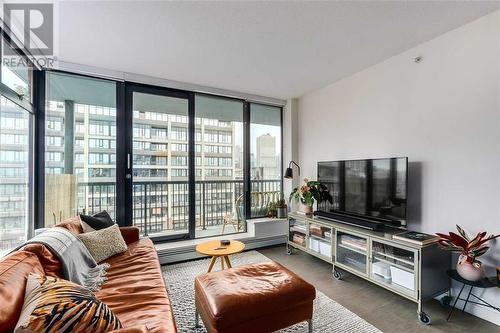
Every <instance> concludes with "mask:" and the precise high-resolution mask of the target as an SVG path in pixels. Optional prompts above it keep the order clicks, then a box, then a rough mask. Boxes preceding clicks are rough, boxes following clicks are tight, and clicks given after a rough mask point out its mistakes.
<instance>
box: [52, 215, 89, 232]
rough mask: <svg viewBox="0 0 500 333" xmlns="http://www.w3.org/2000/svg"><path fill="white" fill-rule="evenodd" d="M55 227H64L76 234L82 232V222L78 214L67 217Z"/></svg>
mask: <svg viewBox="0 0 500 333" xmlns="http://www.w3.org/2000/svg"><path fill="white" fill-rule="evenodd" d="M56 227H61V228H66V229H68V230H69V232H71V233H72V234H73V235H78V234H81V233H83V229H82V222H81V220H80V216H75V217H72V218H69V219H66V220H64V221H62V222H61V223H58V224H56Z"/></svg>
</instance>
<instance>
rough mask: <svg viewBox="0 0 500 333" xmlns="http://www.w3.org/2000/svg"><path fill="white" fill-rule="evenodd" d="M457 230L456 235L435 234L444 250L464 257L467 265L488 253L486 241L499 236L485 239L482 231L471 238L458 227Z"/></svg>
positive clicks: (452, 233)
mask: <svg viewBox="0 0 500 333" xmlns="http://www.w3.org/2000/svg"><path fill="white" fill-rule="evenodd" d="M457 230H458V234H456V233H454V232H449V233H448V235H446V234H441V233H436V235H438V236H439V239H438V243H439V245H441V247H442V248H443V249H445V250H448V251H451V252H454V253H458V254H461V255H464V256H466V257H467V261H468V262H469V263H473V262H474V260H475V259H476V258H478V257H480V256H482V255H483V254H485V253H486V252H487V251H488V249H489V248H490V247H489V246H487V245H486V243H487V242H488V241H490V240H492V239H495V238H497V237H499V236H500V234H498V235H490V236H488V237H486V231H484V232H479V233H478V234H477V235H476V237H474V238H471V237H469V235H467V233H466V232H465V231H464V230H463V229H462V228H461V227H460V226H458V225H457Z"/></svg>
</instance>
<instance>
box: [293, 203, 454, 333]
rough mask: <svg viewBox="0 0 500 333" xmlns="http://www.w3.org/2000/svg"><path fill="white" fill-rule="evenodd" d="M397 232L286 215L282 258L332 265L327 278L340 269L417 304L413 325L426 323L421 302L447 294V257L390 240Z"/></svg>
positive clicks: (434, 246) (428, 247)
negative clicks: (305, 256)
mask: <svg viewBox="0 0 500 333" xmlns="http://www.w3.org/2000/svg"><path fill="white" fill-rule="evenodd" d="M400 232H401V230H389V231H372V230H367V229H364V228H360V227H356V226H351V225H346V224H343V223H340V222H336V221H333V220H330V219H328V220H327V219H323V218H320V217H308V216H304V215H302V214H298V213H291V214H289V217H288V241H287V253H288V254H292V253H293V250H294V249H297V250H301V251H304V252H306V253H309V254H310V255H313V256H315V257H317V258H320V259H322V260H324V261H326V262H328V263H330V264H332V275H333V277H334V278H335V279H336V280H340V279H342V273H341V271H340V270H339V269H342V270H344V271H346V272H349V273H351V274H354V275H357V276H359V277H361V278H364V279H366V280H368V281H370V282H372V283H374V284H377V285H379V286H380V287H382V288H385V289H387V290H389V291H391V292H394V293H396V294H398V295H400V296H402V297H405V298H407V299H409V300H411V301H413V302H415V303H417V320H418V321H419V322H420V323H422V324H425V325H428V324H430V323H431V317H430V316H429V315H428V314H426V313H425V312H424V311H423V301H425V300H428V299H431V298H433V297H435V296H438V295H441V294H443V293H445V292H447V291H448V290H449V289H450V280H449V278H448V276H447V274H446V271H447V270H448V269H449V265H450V253H449V252H448V251H442V250H441V249H439V247H438V245H437V243H432V244H428V245H417V244H413V243H409V242H405V241H401V240H396V239H393V237H392V236H393V235H394V234H396V233H400Z"/></svg>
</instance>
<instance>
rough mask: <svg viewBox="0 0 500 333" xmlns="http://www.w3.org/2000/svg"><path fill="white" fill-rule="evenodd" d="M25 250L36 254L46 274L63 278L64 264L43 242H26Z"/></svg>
mask: <svg viewBox="0 0 500 333" xmlns="http://www.w3.org/2000/svg"><path fill="white" fill-rule="evenodd" d="M23 250H24V251H28V252H31V253H34V254H36V256H37V257H38V260H39V261H40V263H41V264H42V267H43V270H44V271H45V275H48V276H53V277H58V278H62V277H63V273H62V266H61V262H60V261H59V258H58V257H57V256H56V255H55V254H54V253H53V252H52V251H51V250H49V248H48V247H46V246H45V245H43V244H41V243H31V244H26V245H25V246H24V247H23Z"/></svg>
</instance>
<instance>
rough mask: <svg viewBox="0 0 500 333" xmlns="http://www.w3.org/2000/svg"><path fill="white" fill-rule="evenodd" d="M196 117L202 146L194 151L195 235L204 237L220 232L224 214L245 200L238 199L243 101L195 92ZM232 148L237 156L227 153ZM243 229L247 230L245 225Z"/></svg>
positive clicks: (240, 175)
mask: <svg viewBox="0 0 500 333" xmlns="http://www.w3.org/2000/svg"><path fill="white" fill-rule="evenodd" d="M195 119H196V121H195V133H196V135H195V144H196V145H199V146H200V148H199V149H198V150H196V152H195V155H196V163H195V179H196V188H197V190H198V191H197V193H198V194H200V197H199V198H198V199H197V200H196V229H195V234H196V237H205V236H210V235H213V234H217V233H220V229H219V228H220V223H221V221H222V219H223V217H224V216H225V215H230V216H232V215H233V213H234V212H235V211H236V210H237V209H240V211H242V209H243V205H242V204H243V201H241V200H240V201H238V198H239V197H240V196H241V195H242V194H243V102H241V101H237V100H234V99H228V98H220V97H214V96H205V95H196V96H195ZM198 119H199V120H198ZM198 133H200V134H198ZM233 147H234V150H235V151H238V153H237V154H236V155H235V157H234V159H233V157H232V156H230V157H229V156H227V153H228V152H232V148H233ZM233 171H234V172H233ZM198 181H203V183H198ZM202 198H203V199H204V200H202ZM237 201H238V202H239V203H237ZM237 205H239V206H237ZM240 231H243V232H244V231H245V227H244V228H242V230H240Z"/></svg>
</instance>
